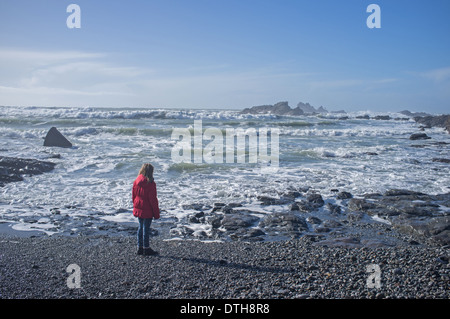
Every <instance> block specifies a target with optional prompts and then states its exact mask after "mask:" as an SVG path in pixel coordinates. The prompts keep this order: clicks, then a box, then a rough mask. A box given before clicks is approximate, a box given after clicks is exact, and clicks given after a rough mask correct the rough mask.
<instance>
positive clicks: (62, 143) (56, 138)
mask: <svg viewBox="0 0 450 319" xmlns="http://www.w3.org/2000/svg"><path fill="white" fill-rule="evenodd" d="M44 146H53V147H64V148H71V147H72V143H70V142H69V140H67V139H66V138H65V137H64V135H62V134H61V133H60V132H59V131H58V129H57V128H56V127H52V128H51V129H50V130H49V131H48V133H47V136H46V137H45V140H44Z"/></svg>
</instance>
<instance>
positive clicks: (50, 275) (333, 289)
mask: <svg viewBox="0 0 450 319" xmlns="http://www.w3.org/2000/svg"><path fill="white" fill-rule="evenodd" d="M151 246H152V248H153V249H155V250H156V251H158V252H159V255H158V256H138V255H136V247H135V239H134V237H106V236H88V237H77V238H74V237H39V238H14V237H0V251H1V258H0V276H1V286H0V297H1V298H4V299H9V298H39V299H41V298H42V299H44V298H45V299H48V298H52V299H53V298H56V299H59V298H64V299H65V298H77V299H78V298H80V299H84V298H89V299H91V298H100V299H110V298H120V299H138V298H149V299H165V298H170V299H178V298H187V299H190V298H195V299H224V298H227V299H234V298H246V299H248V298H251V299H264V298H271V299H277V298H280V299H290V298H299V299H308V298H314V299H317V298H433V299H440V298H442V299H448V298H449V297H450V295H449V289H448V287H449V283H450V281H449V276H450V267H449V264H448V259H449V251H448V249H444V248H438V247H435V248H430V247H426V248H424V247H417V246H409V247H395V248H375V249H373V248H367V247H354V248H348V247H347V248H344V247H327V246H322V245H317V244H316V243H315V242H314V241H312V240H311V239H310V238H307V237H304V238H301V239H296V240H289V241H281V242H257V243H242V242H225V243H218V242H210V243H204V242H200V241H162V240H157V239H153V240H151ZM69 265H77V266H78V267H79V271H80V272H79V274H80V277H79V279H80V281H79V286H78V287H79V288H76V287H77V286H75V288H70V287H74V286H73V285H72V286H68V285H67V281H68V278H69V276H71V274H72V271H70V270H69V272H68V271H67V268H68V266H69ZM370 265H377V266H378V267H379V270H380V272H379V275H380V276H379V283H380V286H375V287H374V286H373V284H370V283H373V281H371V280H372V279H370V278H371V277H370V276H371V275H373V273H372V272H371V271H370V270H368V268H367V267H368V266H370ZM69 280H71V279H70V278H69ZM368 280H369V284H368ZM71 282H72V284H73V283H74V281H71Z"/></svg>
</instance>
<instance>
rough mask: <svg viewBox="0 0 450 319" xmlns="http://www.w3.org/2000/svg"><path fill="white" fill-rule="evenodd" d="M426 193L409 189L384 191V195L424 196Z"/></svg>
mask: <svg viewBox="0 0 450 319" xmlns="http://www.w3.org/2000/svg"><path fill="white" fill-rule="evenodd" d="M422 195H426V194H424V193H420V192H414V191H410V190H407V189H390V190H387V191H386V192H385V193H384V196H422Z"/></svg>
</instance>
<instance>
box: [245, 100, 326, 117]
mask: <svg viewBox="0 0 450 319" xmlns="http://www.w3.org/2000/svg"><path fill="white" fill-rule="evenodd" d="M241 113H242V114H274V115H280V116H289V115H290V116H298V115H311V114H317V113H328V111H327V110H326V109H325V108H324V107H323V106H320V107H319V108H318V109H315V108H314V107H313V106H311V105H310V104H309V103H302V102H300V103H298V104H297V107H296V108H291V107H290V106H289V103H288V102H278V103H276V104H275V105H259V106H253V107H251V108H246V109H244V110H242V111H241Z"/></svg>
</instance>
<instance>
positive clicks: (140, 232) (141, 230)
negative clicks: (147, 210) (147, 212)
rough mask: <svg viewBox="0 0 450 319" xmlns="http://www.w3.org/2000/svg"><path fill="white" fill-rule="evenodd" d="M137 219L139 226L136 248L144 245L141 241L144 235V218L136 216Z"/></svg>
mask: <svg viewBox="0 0 450 319" xmlns="http://www.w3.org/2000/svg"><path fill="white" fill-rule="evenodd" d="M138 220H139V228H138V231H137V242H138V248H142V247H143V245H144V242H143V239H144V237H143V235H144V219H143V218H138Z"/></svg>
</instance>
